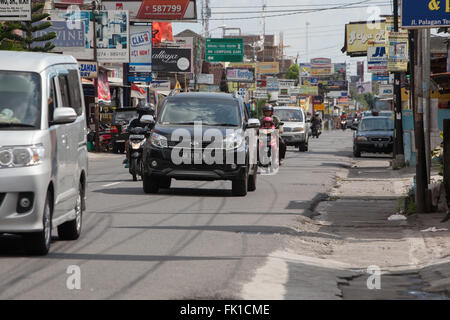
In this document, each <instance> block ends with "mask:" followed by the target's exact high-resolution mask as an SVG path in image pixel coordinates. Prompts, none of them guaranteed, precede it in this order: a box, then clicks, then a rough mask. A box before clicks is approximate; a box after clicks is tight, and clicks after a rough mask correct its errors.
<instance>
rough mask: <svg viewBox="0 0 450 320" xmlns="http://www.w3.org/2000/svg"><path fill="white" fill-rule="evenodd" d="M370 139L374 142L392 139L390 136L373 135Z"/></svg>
mask: <svg viewBox="0 0 450 320" xmlns="http://www.w3.org/2000/svg"><path fill="white" fill-rule="evenodd" d="M370 141H372V142H388V141H391V138H388V137H371V138H370Z"/></svg>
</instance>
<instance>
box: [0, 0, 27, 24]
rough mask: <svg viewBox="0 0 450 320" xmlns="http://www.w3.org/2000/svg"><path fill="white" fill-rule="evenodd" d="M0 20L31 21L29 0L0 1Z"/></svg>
mask: <svg viewBox="0 0 450 320" xmlns="http://www.w3.org/2000/svg"><path fill="white" fill-rule="evenodd" d="M0 21H31V0H17V1H13V0H2V1H0Z"/></svg>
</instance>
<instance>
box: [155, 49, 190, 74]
mask: <svg viewBox="0 0 450 320" xmlns="http://www.w3.org/2000/svg"><path fill="white" fill-rule="evenodd" d="M152 69H153V72H177V73H191V72H192V49H190V48H174V47H164V48H163V47H161V48H153V54H152Z"/></svg>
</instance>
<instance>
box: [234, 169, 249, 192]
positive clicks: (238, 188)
mask: <svg viewBox="0 0 450 320" xmlns="http://www.w3.org/2000/svg"><path fill="white" fill-rule="evenodd" d="M232 190H233V195H234V196H237V197H245V196H246V195H247V191H248V173H245V174H244V176H243V177H240V178H238V179H235V180H233V182H232Z"/></svg>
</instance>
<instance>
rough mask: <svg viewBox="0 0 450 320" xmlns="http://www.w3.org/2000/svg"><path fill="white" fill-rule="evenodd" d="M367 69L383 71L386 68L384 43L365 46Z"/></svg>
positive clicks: (372, 71) (373, 71)
mask: <svg viewBox="0 0 450 320" xmlns="http://www.w3.org/2000/svg"><path fill="white" fill-rule="evenodd" d="M367 69H368V70H369V72H371V73H385V72H386V71H387V70H388V56H387V53H386V46H385V45H384V44H376V45H371V46H369V47H368V48H367Z"/></svg>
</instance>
